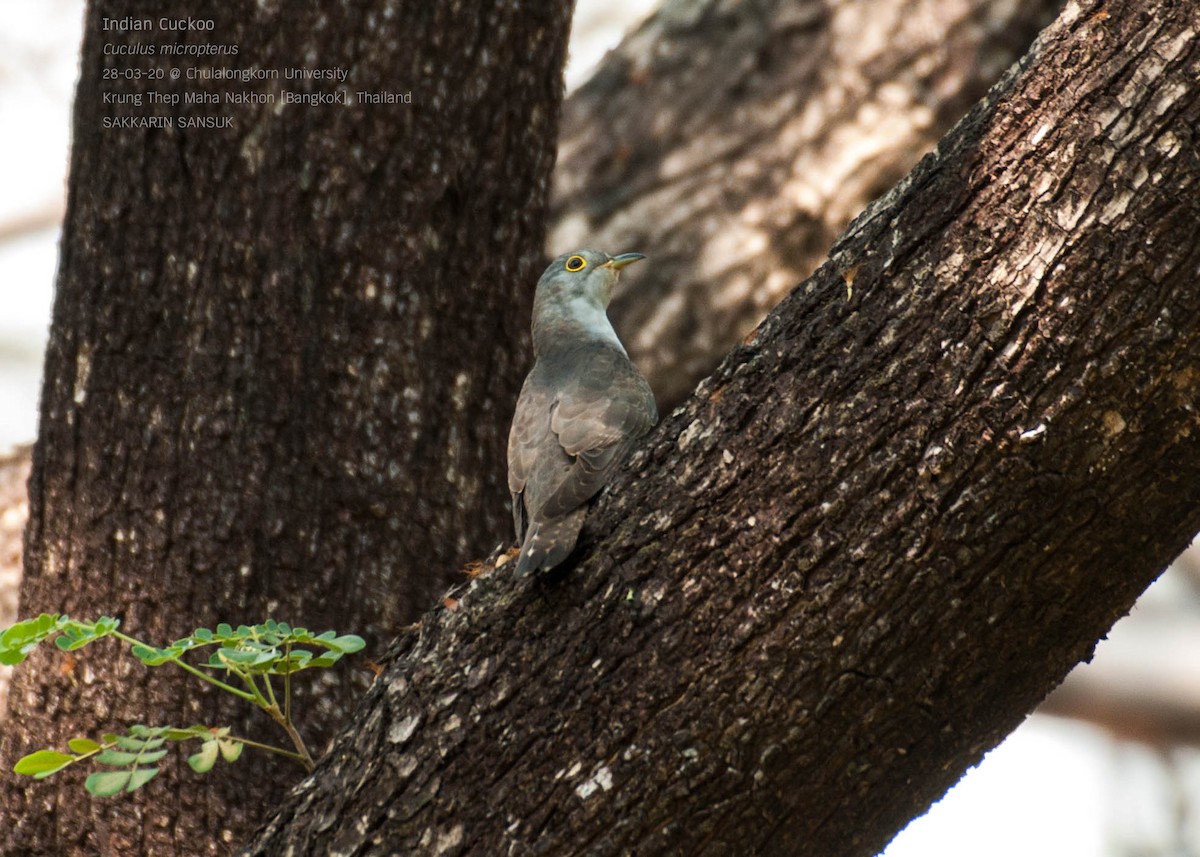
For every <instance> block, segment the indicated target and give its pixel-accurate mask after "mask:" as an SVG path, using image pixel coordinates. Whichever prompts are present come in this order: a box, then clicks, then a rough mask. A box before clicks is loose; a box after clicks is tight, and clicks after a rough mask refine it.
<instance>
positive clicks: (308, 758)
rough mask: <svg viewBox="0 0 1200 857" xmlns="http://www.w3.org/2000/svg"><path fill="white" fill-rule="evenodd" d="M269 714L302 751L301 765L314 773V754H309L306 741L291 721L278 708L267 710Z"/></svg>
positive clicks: (273, 707)
mask: <svg viewBox="0 0 1200 857" xmlns="http://www.w3.org/2000/svg"><path fill="white" fill-rule="evenodd" d="M267 713H268V714H270V715H271V718H272V719H273V720H274V721H275V722H276V723H278V724H279V725H280V727H281V728H282V729H283V731H284V732H286V733H287V734H288V737H289V738H291V739H292V744H293V746H295V748H296V749H297V750H299V751H300V763H301V764H302V765H304V769H305V770H306V771H308V772H309V773H312V769H313V768H315V767H316V763H315V762H314V761H313V757H312V754H310V753H309V752H308V747H306V746H305V744H304V739H303V738H301V737H300V733H299V732H297V731H296V727H295V726H293V725H292V722H291V721H290V720H288V719H287V718H286V717H284V716H283V712H282V711H280V710H279V707H278V706H274V705H273V706H271V707H270V708H268V709H267Z"/></svg>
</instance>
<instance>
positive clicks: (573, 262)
mask: <svg viewBox="0 0 1200 857" xmlns="http://www.w3.org/2000/svg"><path fill="white" fill-rule="evenodd" d="M586 267H587V259H585V258H583V257H582V256H572V257H571V258H570V259H568V260H567V270H568V271H582V270H583V269H584V268H586Z"/></svg>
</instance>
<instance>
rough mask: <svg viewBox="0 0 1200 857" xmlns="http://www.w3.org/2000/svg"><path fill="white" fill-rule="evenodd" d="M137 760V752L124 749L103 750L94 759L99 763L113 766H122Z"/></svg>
mask: <svg viewBox="0 0 1200 857" xmlns="http://www.w3.org/2000/svg"><path fill="white" fill-rule="evenodd" d="M137 760H138V754H137V753H127V752H126V751H124V750H105V751H104V752H103V753H101V754H100V755H99V756H97V757H96V761H97V762H99V763H100V764H101V765H112V766H113V767H114V768H122V767H124V766H125V765H132V764H133V763H134V762H136V761H137Z"/></svg>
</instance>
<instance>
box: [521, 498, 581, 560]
mask: <svg viewBox="0 0 1200 857" xmlns="http://www.w3.org/2000/svg"><path fill="white" fill-rule="evenodd" d="M586 514H587V506H584V507H582V508H579V509H576V510H574V511H573V512H570V513H568V514H566V515H563V516H562V517H559V518H551V519H550V520H548V521H537V522H535V523H533V524H532V526H530V527H529V529H528V530H527V531H526V533H525V542H524V544H522V545H521V556H520V557H519V558H518V559H517V575H518V576H521V577H524V576H525V575H527V574H532V573H533V572H535V571H540V570H547V571H548V570H549V569H552V568H554V566H556V565H558V564H559V563H560V562H562V561H563V560H564V559H566V558H567V556H568V555H569V554H570V553H571V551H572V550H573V549H574V547H575V540H576V539H578V538H579V531H580V529H582V527H583V519H584V516H585V515H586Z"/></svg>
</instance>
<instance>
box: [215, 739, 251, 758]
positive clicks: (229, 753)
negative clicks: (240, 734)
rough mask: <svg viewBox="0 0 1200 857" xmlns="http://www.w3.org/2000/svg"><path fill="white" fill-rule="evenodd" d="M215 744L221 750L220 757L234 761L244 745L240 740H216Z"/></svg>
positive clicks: (240, 753)
mask: <svg viewBox="0 0 1200 857" xmlns="http://www.w3.org/2000/svg"><path fill="white" fill-rule="evenodd" d="M217 746H218V747H219V748H220V750H221V758H223V759H224V760H225V761H226V762H236V761H237V760H238V757H239V756H241V755H242V750H243V749H244V748H245V746H246V745H245V744H243V743H242V742H241V741H225V740H218V741H217Z"/></svg>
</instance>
